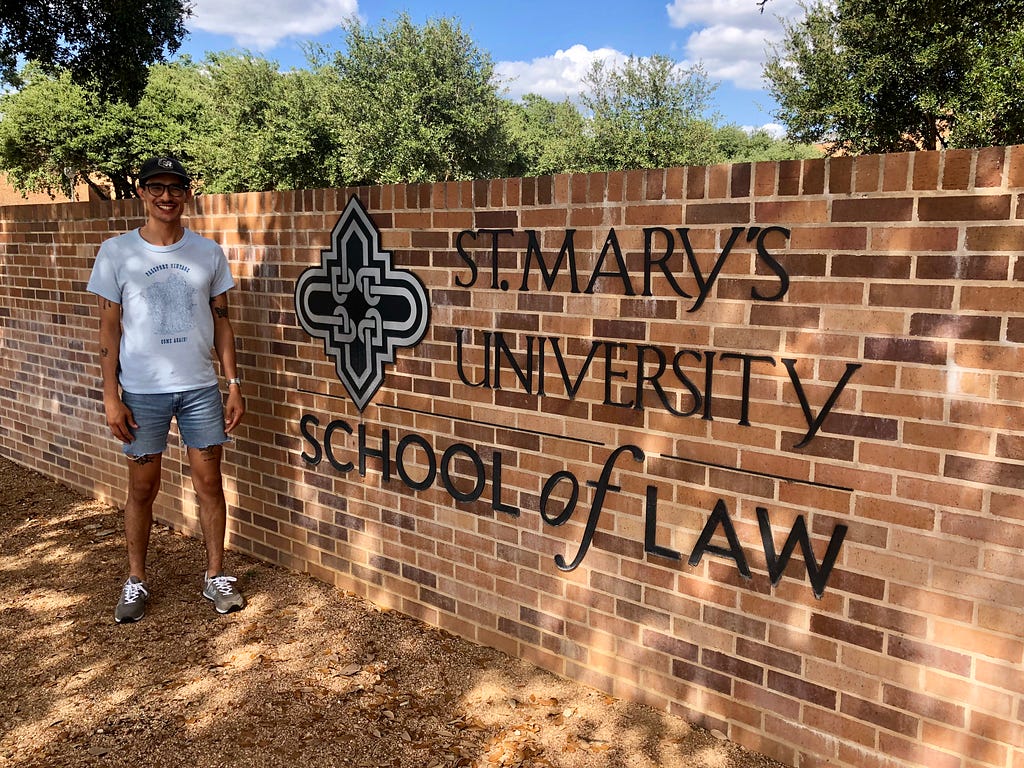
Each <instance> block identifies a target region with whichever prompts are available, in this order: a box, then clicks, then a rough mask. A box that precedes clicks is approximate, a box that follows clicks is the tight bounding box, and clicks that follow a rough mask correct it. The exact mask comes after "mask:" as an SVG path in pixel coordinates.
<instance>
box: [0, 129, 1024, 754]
mask: <svg viewBox="0 0 1024 768" xmlns="http://www.w3.org/2000/svg"><path fill="white" fill-rule="evenodd" d="M1022 192H1024V147H1011V148H1007V149H1003V148H994V149H984V150H980V151H976V152H973V151H950V152H945V153H932V152H928V153H920V154H894V155H887V156H869V157H859V158H833V159H830V160H811V161H787V162H781V163H756V164H743V165H732V166H727V165H722V166H714V167H710V168H676V169H668V170H657V171H638V172H627V173H611V174H590V175H576V176H556V177H553V178H540V179H505V180H493V181H480V182H460V183H446V184H436V185H420V186H416V185H408V186H407V185H396V186H386V187H374V188H360V189H346V190H316V191H297V192H274V193H259V194H255V193H254V194H244V195H233V196H204V197H201V198H199V199H198V200H197V201H196V204H195V209H194V213H193V215H192V216H191V217H190V226H192V227H193V228H194V229H196V230H197V231H199V232H201V233H204V234H209V235H211V236H213V237H215V238H217V239H218V240H219V241H220V242H221V243H222V244H223V245H224V246H225V248H226V250H227V252H228V254H229V257H230V259H231V261H232V268H233V271H234V274H235V276H236V279H237V280H238V282H239V287H238V289H236V290H235V291H234V292H233V293H232V307H233V310H232V311H233V317H234V319H235V328H236V333H237V335H238V340H239V346H240V361H241V367H242V370H243V372H244V376H245V377H246V380H247V383H246V395H247V402H248V407H249V415H248V418H247V422H246V424H245V425H244V426H243V427H242V428H240V430H239V432H238V434H237V441H236V444H235V446H234V447H233V448H232V449H231V450H230V451H229V457H228V465H227V469H226V474H227V478H228V479H227V484H228V495H229V504H230V515H231V521H230V532H229V536H230V543H231V546H232V547H233V548H235V549H236V550H241V551H245V552H250V553H252V554H255V555H256V556H258V557H260V558H263V559H265V560H268V561H271V562H276V563H280V564H282V565H285V566H287V567H289V568H293V569H296V570H299V571H308V572H310V573H312V574H314V575H316V576H317V577H319V578H321V579H324V580H326V581H329V582H332V583H334V584H336V585H338V586H339V587H342V588H344V589H347V590H351V591H353V592H356V593H359V594H360V595H364V596H366V597H367V598H369V599H370V600H373V601H375V602H376V603H378V604H381V605H384V606H389V607H393V608H395V609H398V610H400V611H403V612H405V613H408V614H411V615H414V616H417V617H419V618H421V619H423V620H425V621H427V622H429V623H431V624H434V625H437V626H440V627H443V628H445V629H447V630H449V631H452V632H455V633H458V634H460V635H463V636H465V637H467V638H470V639H472V640H474V641H477V642H480V643H483V644H487V645H491V646H495V647H498V648H501V649H503V650H506V651H508V652H510V653H512V654H516V655H519V656H521V657H523V658H525V659H528V660H530V661H531V662H534V663H536V664H539V665H540V666H542V667H545V668H547V669H550V670H552V671H554V672H556V673H558V674H561V675H565V676H568V677H572V678H576V679H579V680H582V681H584V682H586V683H588V684H590V685H593V686H595V687H597V688H600V689H603V690H606V691H608V692H611V693H613V694H615V695H618V696H622V697H626V698H631V699H637V700H640V701H644V702H647V703H649V704H651V705H652V706H655V707H658V708H661V709H667V710H670V711H672V712H674V713H676V714H678V715H680V716H683V717H685V718H688V719H689V720H691V721H693V722H696V723H699V724H701V725H703V726H706V727H709V728H717V729H720V730H722V731H724V732H725V733H727V734H728V736H729V737H730V738H731V739H734V740H736V741H738V742H740V743H742V744H744V745H746V746H748V747H750V748H753V749H755V750H759V751H762V752H765V753H767V754H769V755H772V756H774V757H776V758H778V759H780V760H782V761H784V762H787V763H789V764H792V765H795V766H803V767H807V766H825V765H834V766H849V767H850V768H896V767H897V766H900V767H902V766H928V767H929V768H968V766H969V767H970V768H981V767H982V766H996V767H998V768H1024V672H1022V662H1024V555H1022V551H1024V550H1022V547H1024V501H1022V496H1024V375H1022V373H1021V371H1022V369H1024V238H1022V236H1021V228H1020V225H1019V220H1020V218H1021V216H1022V215H1024V207H1022V194H1021V193H1022ZM352 195H357V196H358V198H359V199H360V200H361V202H362V203H363V204H364V206H365V208H366V210H367V211H368V212H369V215H370V216H371V217H372V220H373V222H374V223H375V225H376V227H377V228H378V229H379V232H380V246H381V247H382V248H383V249H384V250H386V251H390V252H391V253H392V254H393V255H392V262H393V266H394V268H395V269H396V270H399V271H402V272H413V273H415V275H416V276H418V278H419V279H420V280H421V281H422V283H423V284H424V285H425V287H426V290H427V292H428V293H429V297H430V313H431V315H430V326H429V329H428V330H427V331H426V335H425V336H424V338H423V339H422V341H421V342H420V343H419V344H418V345H417V346H414V347H410V348H399V349H397V351H396V352H395V363H394V364H393V365H391V366H388V367H387V369H386V378H385V380H384V386H383V387H382V388H381V389H380V391H378V392H377V393H376V395H375V396H374V397H372V399H371V400H370V402H369V404H367V405H366V407H365V409H364V410H363V412H362V413H360V412H359V410H358V409H357V408H356V407H355V405H354V404H353V401H352V398H351V397H350V396H349V395H348V394H347V392H346V388H345V387H344V386H343V385H342V382H341V381H340V380H339V376H338V374H337V372H336V370H335V366H334V362H333V361H332V360H331V359H330V358H329V357H328V356H327V355H326V353H325V347H324V343H323V342H322V340H321V339H319V338H312V337H311V336H310V335H309V334H308V333H307V332H306V331H305V330H304V329H303V327H302V326H301V324H300V322H299V318H298V317H297V314H296V304H295V290H296V283H297V281H298V280H299V278H300V275H302V274H303V273H305V272H306V270H309V269H310V268H313V267H316V266H317V265H319V264H320V263H321V251H322V250H323V249H328V248H329V247H330V244H331V243H330V233H331V230H332V228H333V227H334V226H335V223H336V222H337V221H338V219H339V214H341V212H342V211H343V210H344V209H345V208H346V205H347V204H348V203H349V200H350V197H351V196H352ZM140 213H141V210H140V208H139V207H138V206H137V205H136V204H134V203H131V202H127V203H125V202H115V203H105V204H101V203H84V204H77V205H75V204H70V205H26V206H18V207H9V208H0V293H2V301H0V353H2V357H3V361H4V362H3V368H2V373H0V453H2V454H3V455H5V456H8V457H10V458H12V459H14V460H15V461H18V462H19V463H22V464H24V465H27V466H30V467H32V468H35V469H37V470H40V471H42V472H44V473H46V474H48V475H51V476H53V477H55V478H57V479H58V480H61V481H62V482H65V483H67V484H69V485H71V486H74V487H76V488H80V489H83V490H85V491H86V492H87V493H90V494H92V495H94V496H96V497H99V498H102V499H106V500H109V501H111V502H114V503H121V501H122V498H123V490H122V487H123V483H124V478H125V471H124V467H123V463H122V460H120V459H119V456H118V446H117V445H116V444H115V443H114V441H113V439H112V438H110V437H109V436H107V435H105V434H104V431H105V430H104V427H103V425H102V416H101V398H100V384H99V369H98V366H97V364H96V356H95V352H94V345H95V338H96V331H97V326H98V324H97V320H96V319H95V314H94V311H93V306H94V301H93V298H92V297H91V296H89V295H87V294H85V293H84V286H85V282H86V280H87V278H88V274H89V270H90V267H91V264H92V260H93V258H94V255H95V251H96V247H97V246H98V244H99V243H100V242H101V241H102V240H103V239H104V238H105V237H107V236H109V235H110V234H112V233H116V232H120V231H123V230H125V229H127V228H129V227H131V226H136V225H138V224H140V223H141V219H140ZM496 230H510V232H508V233H497V234H495V231H496ZM567 230H572V231H573V233H572V235H567ZM460 233H464V234H460ZM531 233H532V234H531ZM669 242H671V243H672V247H673V248H672V254H671V255H668V245H669ZM570 244H571V245H572V246H573V247H572V249H569V248H568V245H570ZM460 248H461V253H460ZM570 250H571V254H570ZM560 251H564V258H565V261H563V263H562V267H561V270H560V271H559V272H558V273H557V274H555V275H554V277H552V278H550V279H551V284H550V286H549V285H547V284H545V282H544V279H543V277H544V276H543V275H542V272H541V269H540V267H539V266H538V264H539V260H543V263H544V265H545V267H546V268H547V269H548V270H549V271H553V265H554V264H555V259H556V257H557V256H558V255H559V253H560ZM688 251H689V252H688ZM570 255H573V256H574V257H575V261H576V271H577V273H578V283H577V285H576V286H575V289H574V287H573V284H572V281H571V279H570V276H569V272H568V271H567V265H568V263H569V256H570ZM620 255H621V261H620V258H619V257H620ZM495 257H496V258H497V261H496V263H495ZM471 263H472V264H473V265H475V267H476V270H477V271H476V281H475V283H473V284H472V285H471V286H470V285H469V284H470V283H471V281H472V277H473V274H474V272H473V269H472V268H471ZM524 271H526V272H527V278H526V280H525V282H524V279H523V273H524ZM595 275H596V277H595ZM503 286H504V289H503ZM588 289H589V292H588ZM460 344H461V347H460ZM531 350H532V357H530V352H531ZM485 353H487V354H485ZM541 371H543V373H541ZM181 460H182V454H181V451H180V448H179V447H178V445H177V442H176V441H174V443H173V444H172V446H171V447H170V449H169V452H168V454H167V460H166V465H167V469H166V471H165V484H164V495H163V496H162V500H161V502H160V506H159V510H158V513H159V516H160V517H161V519H163V520H164V521H167V522H169V523H170V524H172V525H174V526H175V527H178V528H180V529H184V530H186V531H189V532H193V533H194V532H197V530H198V525H197V522H196V517H195V505H194V499H193V494H192V492H191V490H190V489H189V488H188V486H187V480H186V481H185V483H184V484H183V481H182V475H181V473H180V472H179V469H180V465H181ZM574 496H575V505H574V506H573V505H572V502H573V497H574ZM556 523H563V524H561V525H556ZM808 550H809V551H810V555H809V554H808ZM556 557H560V558H561V559H560V560H559V562H560V563H561V564H562V565H563V566H566V567H568V566H571V565H574V564H575V565H576V566H577V567H575V568H573V569H572V570H563V569H561V568H560V567H559V565H558V564H556ZM574 561H579V562H578V563H574ZM816 592H817V593H819V595H816V594H815V593H816Z"/></svg>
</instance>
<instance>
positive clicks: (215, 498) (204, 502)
mask: <svg viewBox="0 0 1024 768" xmlns="http://www.w3.org/2000/svg"><path fill="white" fill-rule="evenodd" d="M222 454H223V449H222V448H221V446H219V445H211V446H209V447H208V448H191V447H190V448H189V449H188V462H189V467H190V469H191V472H192V487H193V488H195V491H196V496H197V497H198V498H199V524H200V526H201V527H202V529H203V541H204V543H205V545H206V573H207V575H208V576H215V575H217V574H218V573H220V572H221V571H222V570H223V567H224V536H225V533H226V530H227V504H226V503H225V501H224V481H223V478H222V476H221V472H220V463H221V456H222Z"/></svg>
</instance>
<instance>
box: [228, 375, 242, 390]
mask: <svg viewBox="0 0 1024 768" xmlns="http://www.w3.org/2000/svg"><path fill="white" fill-rule="evenodd" d="M232 384H237V385H238V386H239V387H241V386H242V380H241V378H239V377H237V376H236V377H235V378H233V379H228V389H230V388H231V385H232Z"/></svg>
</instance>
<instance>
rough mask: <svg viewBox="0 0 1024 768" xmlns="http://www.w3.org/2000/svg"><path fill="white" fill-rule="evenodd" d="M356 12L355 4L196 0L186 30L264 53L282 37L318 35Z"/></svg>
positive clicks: (339, 0)
mask: <svg viewBox="0 0 1024 768" xmlns="http://www.w3.org/2000/svg"><path fill="white" fill-rule="evenodd" d="M358 11H359V3H358V0H262V2H258V3H252V2H248V0H196V3H195V7H194V8H193V11H192V18H191V19H189V21H188V26H190V27H193V28H195V29H201V30H203V31H204V32H214V33H216V34H221V35H228V36H230V37H232V38H234V40H235V42H236V43H237V44H238V45H239V46H241V47H243V48H255V49H257V50H267V49H269V48H273V47H274V46H275V45H276V44H277V43H279V42H280V41H281V40H283V39H284V38H286V37H291V36H296V37H314V36H316V35H319V34H320V33H321V32H326V31H327V30H329V29H331V28H333V27H336V26H338V25H340V24H341V23H342V22H343V21H344V20H346V19H349V18H352V17H353V16H355V15H356V14H357V13H358Z"/></svg>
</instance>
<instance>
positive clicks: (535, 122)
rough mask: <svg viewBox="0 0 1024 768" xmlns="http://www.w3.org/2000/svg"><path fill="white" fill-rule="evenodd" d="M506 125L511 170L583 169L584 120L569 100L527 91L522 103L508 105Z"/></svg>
mask: <svg viewBox="0 0 1024 768" xmlns="http://www.w3.org/2000/svg"><path fill="white" fill-rule="evenodd" d="M505 125H506V126H507V129H508V131H509V134H510V136H511V140H512V145H513V147H514V149H513V157H512V158H511V159H510V167H509V172H510V173H512V174H514V175H516V176H544V175H548V174H553V173H572V172H576V171H583V170H586V168H587V164H586V158H585V140H586V138H585V137H586V133H587V123H586V121H585V120H584V118H583V115H581V114H580V111H579V109H578V108H577V107H576V105H575V104H573V103H572V102H571V101H569V100H568V99H566V100H564V101H561V102H555V101H551V100H550V99H546V98H544V97H543V96H538V95H537V94H535V93H528V94H526V95H525V96H523V100H522V103H518V104H517V103H512V102H509V103H508V104H507V106H506V113H505Z"/></svg>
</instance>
